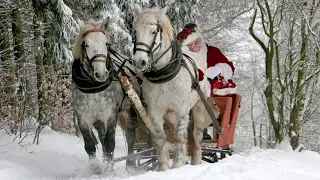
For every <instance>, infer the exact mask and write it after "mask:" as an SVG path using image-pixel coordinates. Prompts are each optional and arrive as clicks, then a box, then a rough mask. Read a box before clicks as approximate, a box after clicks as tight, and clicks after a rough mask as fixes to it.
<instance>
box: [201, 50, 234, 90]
mask: <svg viewBox="0 0 320 180" xmlns="http://www.w3.org/2000/svg"><path fill="white" fill-rule="evenodd" d="M207 48H208V52H207V65H208V68H209V67H212V66H215V65H216V64H218V63H226V64H228V65H229V66H230V67H231V69H232V73H234V69H235V68H234V66H233V63H232V62H231V61H229V60H228V59H227V58H226V57H225V56H224V55H223V54H222V52H221V51H220V49H218V48H216V47H213V46H208V45H207ZM210 84H211V93H210V94H211V96H215V95H225V94H229V93H230V92H232V93H233V90H231V91H230V89H234V88H235V87H236V84H235V83H234V82H233V81H232V80H231V79H229V80H228V81H225V80H224V78H223V77H222V76H218V78H215V79H213V80H210Z"/></svg>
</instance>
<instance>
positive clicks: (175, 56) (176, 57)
mask: <svg viewBox="0 0 320 180" xmlns="http://www.w3.org/2000/svg"><path fill="white" fill-rule="evenodd" d="M171 48H172V58H171V60H170V63H169V64H168V65H167V66H165V67H164V68H162V69H160V70H151V71H149V72H145V73H144V74H143V75H144V77H146V78H147V79H148V80H149V81H150V82H153V83H164V82H168V81H170V80H171V79H173V78H174V77H176V75H177V74H178V73H179V71H180V69H181V65H182V64H181V61H182V52H181V48H180V45H179V44H178V43H177V41H174V42H172V43H171ZM171 48H170V49H171ZM166 52H167V51H166Z"/></svg>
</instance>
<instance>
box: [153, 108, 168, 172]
mask: <svg viewBox="0 0 320 180" xmlns="http://www.w3.org/2000/svg"><path fill="white" fill-rule="evenodd" d="M150 117H151V118H150V120H151V123H152V126H153V128H154V134H153V141H154V143H155V144H156V147H157V156H158V167H157V169H158V170H159V171H165V170H167V169H169V163H168V160H169V159H168V156H167V154H168V152H167V148H166V141H167V139H166V135H165V133H164V130H163V119H162V118H159V117H162V116H161V115H159V114H157V113H155V114H153V115H152V114H151V113H150Z"/></svg>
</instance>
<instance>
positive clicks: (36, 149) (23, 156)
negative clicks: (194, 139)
mask: <svg viewBox="0 0 320 180" xmlns="http://www.w3.org/2000/svg"><path fill="white" fill-rule="evenodd" d="M14 138H15V137H14V136H9V135H7V134H5V133H4V132H1V131H0V147H1V148H0V179H1V180H20V179H24V180H27V179H41V180H43V179H45V180H50V179H73V180H80V179H83V180H86V179H88V180H93V179H100V180H109V179H117V180H120V179H121V180H122V179H123V180H136V179H137V180H147V179H148V180H149V179H152V180H157V179H166V180H171V179H172V180H176V179H181V178H182V179H184V180H188V179H190V180H191V179H223V180H229V179H230V180H231V179H237V180H251V179H252V180H257V179H261V180H263V179H271V180H273V179H282V180H295V179H296V180H301V179H308V180H320V171H319V169H320V155H319V154H317V153H315V152H312V151H302V152H295V151H293V150H292V148H291V149H290V148H289V147H290V145H289V144H288V143H284V144H280V145H278V146H277V149H267V150H263V149H260V148H256V147H254V148H251V149H248V150H246V151H244V152H242V153H239V154H234V155H233V156H229V157H227V158H226V159H223V160H220V161H219V162H218V163H214V164H209V163H203V164H201V165H198V166H191V165H186V166H184V167H182V168H179V169H171V170H168V171H166V172H155V171H148V172H135V173H134V174H132V173H128V172H126V171H125V164H124V162H120V163H117V164H116V167H115V170H114V171H113V172H112V173H109V174H108V173H105V174H103V175H99V176H98V175H94V174H92V173H91V172H90V171H89V170H88V163H87V162H88V157H87V154H86V153H85V150H84V148H83V142H82V140H81V139H79V138H78V137H76V136H73V135H67V134H60V133H57V132H54V131H52V130H51V129H50V128H45V129H44V131H43V132H42V133H41V135H40V138H41V142H40V144H39V145H33V144H30V142H32V135H29V136H27V138H26V139H25V141H23V143H21V144H18V142H19V141H20V139H19V138H18V139H16V141H13V139H14ZM97 152H98V154H101V148H99V150H98V151H97ZM125 154H126V146H125V143H124V136H123V133H122V131H121V130H120V129H119V128H118V129H117V133H116V151H115V156H116V157H119V156H123V155H125ZM99 158H100V157H99Z"/></svg>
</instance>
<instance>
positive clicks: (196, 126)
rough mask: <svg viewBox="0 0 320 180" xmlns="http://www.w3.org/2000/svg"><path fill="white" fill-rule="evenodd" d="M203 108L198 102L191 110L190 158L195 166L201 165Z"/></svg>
mask: <svg viewBox="0 0 320 180" xmlns="http://www.w3.org/2000/svg"><path fill="white" fill-rule="evenodd" d="M205 113H207V112H206V111H205V107H204V105H203V103H202V102H201V101H198V102H197V103H196V104H195V106H194V107H193V108H192V109H191V116H192V117H191V120H192V121H193V122H192V123H193V141H194V142H193V150H192V152H193V153H192V156H191V164H192V165H197V164H200V163H201V159H202V153H201V140H202V136H203V125H204V118H205Z"/></svg>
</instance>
